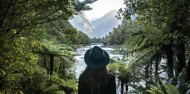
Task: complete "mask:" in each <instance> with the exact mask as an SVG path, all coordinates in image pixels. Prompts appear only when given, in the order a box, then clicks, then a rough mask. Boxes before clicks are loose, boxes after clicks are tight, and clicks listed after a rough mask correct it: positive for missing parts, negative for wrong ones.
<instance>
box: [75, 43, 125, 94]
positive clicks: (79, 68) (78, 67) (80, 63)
mask: <svg viewBox="0 0 190 94" xmlns="http://www.w3.org/2000/svg"><path fill="white" fill-rule="evenodd" d="M94 46H99V47H101V48H102V49H104V50H106V51H107V52H108V53H109V55H110V59H112V58H120V59H121V58H122V57H123V55H121V54H113V53H112V51H114V50H116V49H114V48H112V47H106V46H103V44H102V43H92V44H90V45H88V46H84V47H80V48H78V49H76V56H75V57H74V58H75V60H76V61H75V64H74V71H75V73H76V78H77V79H78V78H79V75H80V74H81V72H83V70H84V69H85V68H86V64H85V62H84V54H85V52H86V51H87V50H88V49H90V48H92V47H94ZM117 87H118V86H117ZM119 93H120V91H119V87H118V88H117V94H119Z"/></svg>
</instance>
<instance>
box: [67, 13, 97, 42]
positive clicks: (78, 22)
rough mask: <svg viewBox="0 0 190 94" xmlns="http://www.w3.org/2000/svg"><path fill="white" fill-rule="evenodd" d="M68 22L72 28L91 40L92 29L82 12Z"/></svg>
mask: <svg viewBox="0 0 190 94" xmlns="http://www.w3.org/2000/svg"><path fill="white" fill-rule="evenodd" d="M69 22H70V23H71V25H72V26H73V27H75V28H77V29H78V30H79V31H82V32H83V33H85V34H87V35H88V36H89V37H91V38H92V30H93V28H94V27H93V26H92V24H91V23H90V21H89V20H88V19H87V17H86V15H85V14H84V13H83V12H81V13H78V15H74V16H73V18H72V19H71V20H69Z"/></svg>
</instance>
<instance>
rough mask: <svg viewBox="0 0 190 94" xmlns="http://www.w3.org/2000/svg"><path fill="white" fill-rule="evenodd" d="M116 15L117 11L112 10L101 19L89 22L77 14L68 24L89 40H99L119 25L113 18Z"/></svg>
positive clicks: (83, 15) (80, 14)
mask: <svg viewBox="0 0 190 94" xmlns="http://www.w3.org/2000/svg"><path fill="white" fill-rule="evenodd" d="M116 15H117V10H112V11H110V12H108V13H106V14H105V15H104V16H103V17H101V18H97V19H91V20H89V19H87V17H86V16H85V14H84V13H79V14H78V15H74V17H73V19H71V20H70V23H71V24H72V25H73V26H74V27H75V28H77V29H78V30H80V31H82V32H84V33H85V34H87V35H88V36H89V37H90V38H94V37H96V38H101V37H105V36H106V35H107V34H108V33H109V32H111V31H112V29H113V28H114V27H117V25H119V24H120V23H121V21H120V20H117V18H116V17H115V16H116Z"/></svg>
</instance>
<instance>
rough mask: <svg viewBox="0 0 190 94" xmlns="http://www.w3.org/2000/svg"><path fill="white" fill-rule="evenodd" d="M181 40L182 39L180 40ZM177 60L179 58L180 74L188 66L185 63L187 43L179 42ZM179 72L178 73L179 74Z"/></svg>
mask: <svg viewBox="0 0 190 94" xmlns="http://www.w3.org/2000/svg"><path fill="white" fill-rule="evenodd" d="M178 41H180V39H179V40H178ZM177 60H178V68H177V70H178V74H179V73H180V72H181V71H182V70H183V68H185V67H186V64H185V44H184V43H182V42H178V45H177ZM178 74H177V75H178Z"/></svg>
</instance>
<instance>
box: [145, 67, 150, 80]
mask: <svg viewBox="0 0 190 94" xmlns="http://www.w3.org/2000/svg"><path fill="white" fill-rule="evenodd" d="M149 66H150V65H147V66H146V67H145V78H146V79H148V78H149Z"/></svg>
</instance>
